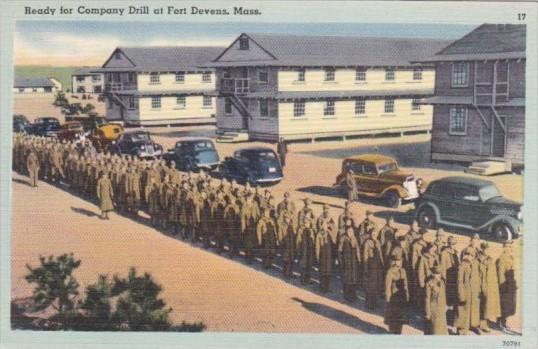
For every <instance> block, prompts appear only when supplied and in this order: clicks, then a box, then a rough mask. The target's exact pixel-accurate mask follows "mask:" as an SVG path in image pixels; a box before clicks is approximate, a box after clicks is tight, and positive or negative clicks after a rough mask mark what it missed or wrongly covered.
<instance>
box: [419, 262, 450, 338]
mask: <svg viewBox="0 0 538 349" xmlns="http://www.w3.org/2000/svg"><path fill="white" fill-rule="evenodd" d="M424 320H425V321H424V334H433V335H441V336H445V335H447V334H448V330H447V321H446V292H445V280H444V279H443V276H442V274H441V268H440V267H438V266H435V267H433V269H432V274H431V276H430V277H429V278H428V280H427V281H426V287H425V302H424Z"/></svg>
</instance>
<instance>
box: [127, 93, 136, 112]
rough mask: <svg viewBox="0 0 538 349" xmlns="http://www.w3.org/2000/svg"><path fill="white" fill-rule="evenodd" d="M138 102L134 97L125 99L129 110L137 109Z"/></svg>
mask: <svg viewBox="0 0 538 349" xmlns="http://www.w3.org/2000/svg"><path fill="white" fill-rule="evenodd" d="M137 102H138V100H137V97H136V96H128V97H127V104H128V106H129V110H136V109H138V103H137Z"/></svg>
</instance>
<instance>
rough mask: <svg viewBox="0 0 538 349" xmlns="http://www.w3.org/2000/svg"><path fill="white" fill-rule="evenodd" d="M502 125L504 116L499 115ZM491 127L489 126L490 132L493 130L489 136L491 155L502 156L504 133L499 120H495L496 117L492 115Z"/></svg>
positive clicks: (504, 122)
mask: <svg viewBox="0 0 538 349" xmlns="http://www.w3.org/2000/svg"><path fill="white" fill-rule="evenodd" d="M500 119H501V121H502V123H503V125H506V117H505V116H501V117H500ZM492 125H493V127H492V128H491V132H493V134H492V136H491V138H492V142H493V144H492V155H493V156H494V157H499V158H502V157H504V152H505V148H506V135H505V132H504V130H503V128H502V126H501V125H500V124H499V120H497V118H496V117H493V120H492Z"/></svg>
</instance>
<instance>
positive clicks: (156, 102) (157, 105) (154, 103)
mask: <svg viewBox="0 0 538 349" xmlns="http://www.w3.org/2000/svg"><path fill="white" fill-rule="evenodd" d="M161 107H162V101H161V96H151V109H154V110H157V109H161Z"/></svg>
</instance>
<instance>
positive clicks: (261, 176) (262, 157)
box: [219, 147, 284, 185]
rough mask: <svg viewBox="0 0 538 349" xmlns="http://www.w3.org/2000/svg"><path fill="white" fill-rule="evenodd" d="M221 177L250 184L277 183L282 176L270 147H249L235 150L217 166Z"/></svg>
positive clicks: (275, 156)
mask: <svg viewBox="0 0 538 349" xmlns="http://www.w3.org/2000/svg"><path fill="white" fill-rule="evenodd" d="M219 172H220V174H221V176H222V177H223V178H227V179H229V180H230V179H235V180H236V181H237V182H238V183H247V182H248V183H250V184H251V185H263V184H267V185H271V184H277V183H278V182H280V181H281V180H282V178H283V177H284V175H283V173H282V167H281V166H280V161H279V160H278V156H277V155H276V153H275V152H274V151H273V149H271V148H266V147H251V148H243V149H239V150H236V151H235V152H234V154H233V156H232V157H226V158H225V159H224V161H223V162H222V164H221V165H220V166H219Z"/></svg>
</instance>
